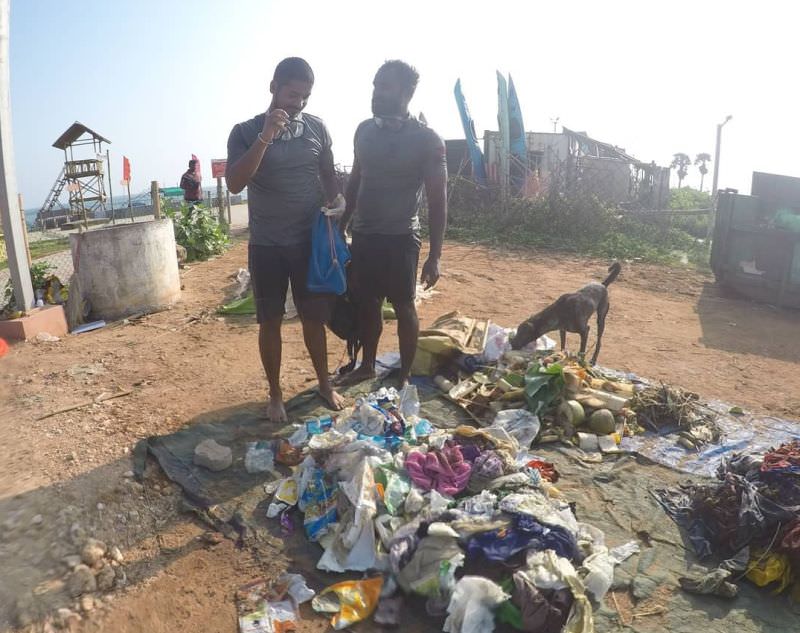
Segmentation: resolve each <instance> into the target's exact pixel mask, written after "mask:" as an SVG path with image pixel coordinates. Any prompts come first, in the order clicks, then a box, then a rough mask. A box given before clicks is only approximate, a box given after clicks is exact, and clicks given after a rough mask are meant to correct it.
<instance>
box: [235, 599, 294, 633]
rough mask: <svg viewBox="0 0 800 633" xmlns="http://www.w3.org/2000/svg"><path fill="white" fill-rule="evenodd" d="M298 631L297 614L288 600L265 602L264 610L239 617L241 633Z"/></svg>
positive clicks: (285, 632)
mask: <svg viewBox="0 0 800 633" xmlns="http://www.w3.org/2000/svg"><path fill="white" fill-rule="evenodd" d="M296 629H297V614H296V613H295V610H294V605H293V604H292V603H291V602H289V601H288V600H284V601H282V602H265V603H264V608H263V609H260V610H258V611H253V612H251V613H247V614H245V615H241V616H239V631H240V633H289V631H295V630H296Z"/></svg>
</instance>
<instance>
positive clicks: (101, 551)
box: [81, 538, 108, 567]
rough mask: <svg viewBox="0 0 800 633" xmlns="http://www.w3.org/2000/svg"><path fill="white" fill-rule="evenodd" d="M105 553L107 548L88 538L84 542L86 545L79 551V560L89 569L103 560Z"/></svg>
mask: <svg viewBox="0 0 800 633" xmlns="http://www.w3.org/2000/svg"><path fill="white" fill-rule="evenodd" d="M107 551H108V547H106V544H105V543H103V541H98V540H97V539H93V538H90V539H89V540H87V541H86V545H84V546H83V549H82V550H81V559H82V560H83V562H84V563H86V564H87V565H89V567H93V566H94V565H96V564H97V563H98V562H99V561H101V560H102V559H103V556H105V555H106V552H107Z"/></svg>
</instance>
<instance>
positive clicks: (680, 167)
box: [670, 152, 692, 189]
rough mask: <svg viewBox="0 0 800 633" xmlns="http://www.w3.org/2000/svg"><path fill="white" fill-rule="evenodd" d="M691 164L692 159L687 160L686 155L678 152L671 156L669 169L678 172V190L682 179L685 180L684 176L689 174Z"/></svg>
mask: <svg viewBox="0 0 800 633" xmlns="http://www.w3.org/2000/svg"><path fill="white" fill-rule="evenodd" d="M691 164H692V159H691V158H689V156H688V154H683V153H681V152H679V153H677V154H674V155H673V157H672V164H671V165H670V167H671V168H672V169H675V170H677V171H678V189H680V188H681V185H682V184H683V179H684V178H686V175H687V174H688V173H689V165H691Z"/></svg>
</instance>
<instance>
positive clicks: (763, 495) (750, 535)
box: [654, 440, 800, 600]
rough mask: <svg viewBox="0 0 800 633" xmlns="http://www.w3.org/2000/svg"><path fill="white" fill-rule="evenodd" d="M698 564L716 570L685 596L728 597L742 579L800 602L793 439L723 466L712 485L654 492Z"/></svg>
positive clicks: (797, 463)
mask: <svg viewBox="0 0 800 633" xmlns="http://www.w3.org/2000/svg"><path fill="white" fill-rule="evenodd" d="M654 494H655V496H656V498H657V499H658V501H659V502H660V503H661V505H662V506H663V507H664V509H665V510H666V512H667V513H668V514H669V515H670V517H672V519H673V520H674V521H675V522H676V523H677V524H678V525H679V526H680V527H681V528H682V529H683V530H685V531H686V533H687V535H688V538H689V541H690V542H691V543H692V546H693V547H694V550H695V553H696V554H697V556H698V558H700V559H701V560H708V559H718V560H723V563H721V564H720V566H719V567H718V568H716V569H714V570H713V571H710V572H709V573H708V574H706V575H705V576H703V577H701V578H684V579H681V585H682V586H683V588H684V589H685V590H687V591H690V592H694V593H707V594H712V595H718V596H721V597H727V598H733V597H735V596H736V595H737V593H738V587H737V586H736V584H735V582H734V581H735V580H738V579H741V578H743V577H746V578H747V579H748V580H750V581H751V582H753V583H755V584H756V585H758V586H760V587H763V586H767V585H769V586H771V587H773V588H774V591H775V593H781V592H783V591H784V590H786V589H787V588H790V587H791V591H792V595H793V597H794V598H795V599H796V600H800V580H798V579H800V440H794V441H792V442H788V443H786V444H783V445H781V446H779V447H778V448H773V449H772V450H769V451H767V452H766V453H760V454H754V453H740V454H737V455H734V456H733V457H732V458H730V459H729V460H727V461H725V462H724V463H723V464H722V465H721V466H720V468H719V470H718V473H717V481H711V482H708V483H699V484H686V485H684V486H681V487H680V488H676V489H665V490H657V491H655V493H654Z"/></svg>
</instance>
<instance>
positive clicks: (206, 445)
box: [194, 440, 233, 472]
mask: <svg viewBox="0 0 800 633" xmlns="http://www.w3.org/2000/svg"><path fill="white" fill-rule="evenodd" d="M194 463H195V464H197V465H198V466H202V467H204V468H208V469H209V470H210V471H213V472H219V471H221V470H225V469H226V468H228V467H230V465H231V464H232V463H233V452H232V451H231V449H230V448H229V447H227V446H223V445H222V444H218V443H217V442H215V441H214V440H203V441H202V442H200V443H199V444H198V445H197V446H196V447H195V449H194Z"/></svg>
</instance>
